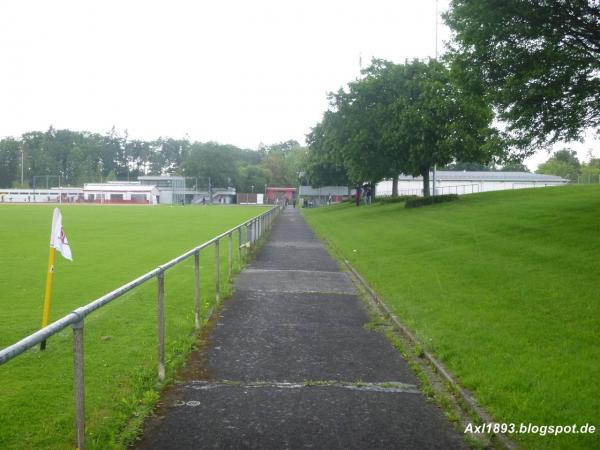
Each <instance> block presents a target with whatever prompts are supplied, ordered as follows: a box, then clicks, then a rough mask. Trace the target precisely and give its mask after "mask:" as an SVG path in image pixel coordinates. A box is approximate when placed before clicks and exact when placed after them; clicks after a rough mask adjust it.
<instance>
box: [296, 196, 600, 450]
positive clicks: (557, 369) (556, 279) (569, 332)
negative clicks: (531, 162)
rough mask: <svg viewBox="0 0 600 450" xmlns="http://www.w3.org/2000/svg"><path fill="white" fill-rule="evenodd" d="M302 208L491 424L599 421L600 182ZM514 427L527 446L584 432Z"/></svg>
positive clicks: (548, 444)
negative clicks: (414, 202) (436, 200)
mask: <svg viewBox="0 0 600 450" xmlns="http://www.w3.org/2000/svg"><path fill="white" fill-rule="evenodd" d="M402 206H403V205H401V204H391V205H372V206H369V207H364V206H363V207H359V208H356V207H355V206H352V205H349V204H342V205H339V206H335V207H329V208H318V209H313V210H307V211H305V215H306V218H307V220H308V221H309V223H310V224H311V225H312V226H313V227H314V228H315V230H316V231H317V233H318V234H319V235H320V236H322V237H324V238H325V239H326V240H328V241H329V243H330V244H331V245H332V246H334V247H335V248H336V251H337V252H338V253H339V254H340V255H341V256H343V257H344V258H345V259H348V260H349V261H350V262H351V264H352V265H353V266H354V267H355V268H356V269H357V270H358V271H359V272H360V273H361V274H362V275H363V276H364V277H365V279H366V280H367V281H368V282H369V284H370V285H371V286H372V287H373V288H374V289H375V290H376V291H377V292H378V294H379V295H380V296H381V297H382V298H383V299H384V300H385V301H386V302H387V303H388V305H389V306H390V307H391V308H392V310H393V311H394V312H395V313H396V314H397V315H398V316H399V317H400V318H401V319H402V320H403V321H404V323H406V324H407V325H408V326H409V327H410V328H411V329H412V330H413V331H414V332H415V334H416V335H417V338H418V339H419V341H420V342H421V343H422V346H423V348H425V349H427V350H428V351H431V352H433V353H434V354H435V355H436V356H437V357H438V358H439V359H440V360H442V361H443V362H444V364H445V365H446V366H447V367H449V368H450V370H451V371H452V372H453V373H454V374H455V375H456V376H457V378H458V379H459V380H460V381H461V382H462V383H463V385H464V386H465V387H466V388H467V389H469V390H470V391H472V392H474V394H475V395H476V397H477V399H478V401H479V402H480V403H481V404H482V405H483V406H484V407H485V408H486V409H487V410H488V411H489V412H490V413H491V414H492V415H493V416H494V417H495V418H496V420H497V421H498V422H504V423H514V424H516V426H517V427H519V425H520V424H521V423H524V424H529V423H531V424H534V425H538V426H543V425H547V426H550V425H572V424H577V425H578V426H581V425H585V424H586V423H590V424H593V425H594V426H596V428H598V425H599V423H598V411H599V410H600V408H599V406H600V405H599V400H598V399H599V398H600V395H599V394H600V393H599V389H598V384H597V382H596V381H595V380H597V379H599V378H600V364H598V361H600V346H599V345H598V344H599V339H598V338H599V331H600V304H599V302H598V296H597V281H596V280H597V273H598V271H599V269H600V259H599V258H598V254H599V250H600V234H599V233H598V229H599V228H598V227H599V225H598V223H600V188H598V187H597V186H569V187H561V188H547V189H538V190H518V191H504V192H494V193H486V194H477V195H471V196H464V197H462V198H461V201H460V202H457V203H452V204H440V205H435V206H430V207H428V208H417V209H405V208H403V207H402ZM540 434H541V433H523V434H518V433H514V434H511V435H510V436H511V437H512V438H513V439H515V440H517V441H518V442H519V443H520V445H523V446H524V447H525V448H539V449H548V448H549V449H552V448H555V449H559V448H592V447H594V445H595V443H597V432H596V434H594V435H591V434H561V435H558V436H553V435H545V436H541V435H540Z"/></svg>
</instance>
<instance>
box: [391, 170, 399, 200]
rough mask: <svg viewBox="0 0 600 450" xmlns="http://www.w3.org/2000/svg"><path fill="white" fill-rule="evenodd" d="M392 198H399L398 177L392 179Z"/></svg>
mask: <svg viewBox="0 0 600 450" xmlns="http://www.w3.org/2000/svg"><path fill="white" fill-rule="evenodd" d="M392 197H398V175H396V176H395V177H394V178H392Z"/></svg>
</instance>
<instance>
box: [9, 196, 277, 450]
mask: <svg viewBox="0 0 600 450" xmlns="http://www.w3.org/2000/svg"><path fill="white" fill-rule="evenodd" d="M280 212H281V208H280V207H279V206H276V207H274V208H271V209H270V210H269V211H266V212H264V213H263V214H260V215H258V216H256V217H254V218H252V219H250V220H248V221H246V222H244V223H242V224H240V225H237V226H236V227H234V228H231V229H230V230H227V231H225V232H224V233H222V234H220V235H218V236H216V237H214V238H212V239H211V240H209V241H207V242H204V243H203V244H200V245H199V246H197V247H195V248H193V249H192V250H189V251H188V252H186V253H183V254H182V255H180V256H178V257H176V258H174V259H172V260H171V261H169V262H167V263H165V264H162V265H160V266H158V267H157V268H156V269H154V270H151V271H150V272H148V273H145V274H144V275H142V276H140V277H138V278H136V279H135V280H132V281H130V282H129V283H126V284H124V285H123V286H121V287H119V288H117V289H115V290H114V291H111V292H109V293H108V294H105V295H103V296H102V297H99V298H97V299H96V300H94V301H92V302H90V303H88V304H87V305H85V306H82V307H80V308H77V309H76V310H74V311H72V312H71V313H69V314H67V315H66V316H64V317H62V318H61V319H58V320H57V321H55V322H53V323H51V324H50V325H48V326H47V327H44V328H42V329H41V330H39V331H36V332H35V333H33V334H30V335H29V336H27V337H25V338H23V339H21V340H20V341H18V342H16V343H14V344H12V345H10V346H8V347H6V348H4V349H3V350H0V365H2V364H5V363H7V362H8V361H10V360H11V359H13V358H15V357H17V356H19V355H20V354H21V353H23V352H25V351H27V350H28V349H30V348H32V347H35V346H36V345H37V344H39V343H40V342H42V341H45V340H46V339H48V338H49V337H51V336H53V335H55V334H57V333H58V332H60V331H61V330H63V329H65V328H67V327H69V326H70V327H71V328H72V329H73V390H74V400H75V432H76V440H77V448H78V449H79V450H84V448H85V402H84V397H85V389H84V364H83V349H84V339H83V327H84V322H85V318H86V317H87V316H88V315H90V314H91V313H93V312H94V311H96V310H97V309H100V308H102V307H103V306H105V305H107V304H108V303H110V302H112V301H113V300H115V299H117V298H119V297H121V296H122V295H123V294H125V293H127V292H129V291H131V290H132V289H133V288H135V287H137V286H140V285H142V284H144V283H145V282H147V281H149V280H150V279H152V278H156V279H157V287H158V290H157V316H158V324H157V325H158V330H157V334H158V378H159V379H160V380H161V381H164V379H165V312H164V311H165V310H164V299H165V272H166V271H167V270H168V269H170V268H172V267H174V266H176V265H177V264H179V263H181V262H182V261H184V260H186V259H187V258H190V257H191V256H194V321H195V327H196V329H199V328H200V324H201V320H200V306H201V303H200V302H201V298H200V253H201V251H202V250H204V249H206V248H208V247H210V246H211V245H214V246H215V267H216V272H215V297H216V302H217V303H218V302H219V301H220V298H221V283H220V272H221V270H220V269H221V259H220V250H219V249H220V242H221V240H223V239H225V238H227V242H228V254H227V257H228V261H227V273H228V277H229V278H231V276H232V272H233V233H235V232H237V233H238V244H239V245H238V248H237V258H238V261H239V262H240V265H241V260H242V251H243V249H249V248H250V247H251V246H252V245H254V244H255V243H256V242H257V241H258V240H259V239H260V237H261V236H262V235H263V234H264V232H265V231H266V230H268V229H269V228H270V227H271V225H272V224H273V221H274V220H275V218H276V216H277V215H278V214H279V213H280ZM243 228H245V229H246V230H245V233H242V229H243ZM243 234H245V242H244V243H243V244H242V235H243Z"/></svg>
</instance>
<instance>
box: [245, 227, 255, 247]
mask: <svg viewBox="0 0 600 450" xmlns="http://www.w3.org/2000/svg"><path fill="white" fill-rule="evenodd" d="M252 224H253V221H250V223H249V224H248V226H247V227H246V230H247V232H246V234H247V236H246V237H247V238H248V245H250V244H251V243H252V242H254V241H253V240H252V237H253V234H254V232H253V231H252Z"/></svg>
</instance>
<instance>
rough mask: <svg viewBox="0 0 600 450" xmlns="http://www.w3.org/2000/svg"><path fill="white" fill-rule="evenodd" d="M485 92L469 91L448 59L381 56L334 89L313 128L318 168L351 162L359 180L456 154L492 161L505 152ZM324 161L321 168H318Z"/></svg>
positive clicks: (424, 170) (313, 164) (323, 170)
mask: <svg viewBox="0 0 600 450" xmlns="http://www.w3.org/2000/svg"><path fill="white" fill-rule="evenodd" d="M491 120H492V112H491V110H490V108H489V107H488V106H487V104H486V103H485V102H484V100H483V99H482V98H481V97H478V96H473V95H470V93H469V92H463V91H461V90H460V89H459V87H458V85H457V84H456V83H454V80H453V76H452V74H451V72H450V71H449V70H448V69H447V68H446V67H445V66H444V65H443V64H441V63H439V62H437V61H435V60H430V61H427V62H426V61H419V60H414V61H412V62H410V63H406V64H394V63H391V62H389V61H383V60H373V62H372V64H371V66H369V67H368V68H367V69H365V70H364V71H363V77H362V78H361V79H358V80H356V81H354V82H352V83H350V84H349V85H348V89H347V90H343V89H340V90H339V91H338V92H337V93H334V94H330V109H329V110H328V111H327V112H326V113H325V114H324V116H323V120H322V122H321V123H320V124H318V125H317V126H316V127H315V128H314V129H313V130H312V132H311V133H310V134H309V135H308V138H307V140H308V142H309V146H310V152H311V157H310V158H309V161H310V165H309V170H308V173H309V174H310V175H311V176H313V177H314V176H315V175H317V174H319V175H328V174H329V176H334V175H335V174H336V171H337V170H339V169H341V168H343V169H344V170H345V171H346V173H347V176H348V179H349V180H350V181H352V182H364V181H370V182H373V183H375V182H377V181H379V180H381V179H383V178H392V179H393V180H394V184H393V186H394V187H393V191H392V195H396V194H397V177H398V175H399V174H400V173H405V174H411V175H421V176H423V181H424V186H423V189H424V193H425V195H428V194H429V171H430V170H431V169H432V168H433V166H434V164H438V165H445V164H448V163H450V162H451V161H453V160H457V159H458V160H467V161H479V162H482V163H486V162H488V161H489V160H490V159H491V158H492V157H493V156H494V155H499V154H501V153H502V146H501V145H500V144H501V142H500V139H499V138H498V136H497V133H496V132H495V130H493V129H492V128H491V127H490V123H491ZM317 169H318V170H317Z"/></svg>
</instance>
